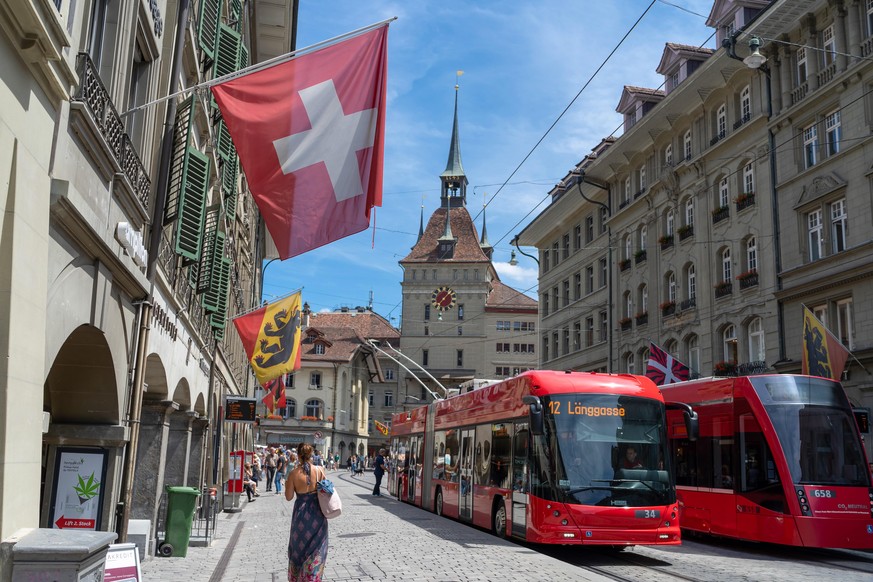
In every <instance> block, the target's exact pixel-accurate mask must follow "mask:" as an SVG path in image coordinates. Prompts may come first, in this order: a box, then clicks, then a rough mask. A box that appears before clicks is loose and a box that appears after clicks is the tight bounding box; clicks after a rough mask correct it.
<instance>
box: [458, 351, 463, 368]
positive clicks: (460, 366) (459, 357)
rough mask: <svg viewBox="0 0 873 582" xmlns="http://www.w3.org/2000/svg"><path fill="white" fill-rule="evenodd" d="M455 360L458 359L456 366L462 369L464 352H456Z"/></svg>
mask: <svg viewBox="0 0 873 582" xmlns="http://www.w3.org/2000/svg"><path fill="white" fill-rule="evenodd" d="M457 358H458V361H457V366H458V367H459V368H463V367H464V350H457Z"/></svg>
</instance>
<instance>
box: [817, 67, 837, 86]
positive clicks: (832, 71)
mask: <svg viewBox="0 0 873 582" xmlns="http://www.w3.org/2000/svg"><path fill="white" fill-rule="evenodd" d="M836 73H837V63H836V62H833V63H831V64H830V65H828V66H827V67H826V68H824V69H822V70H821V71H819V72H818V77H817V78H818V86H819V87H821V86H823V85H825V84H826V83H830V81H831V80H832V79H833V78H834V75H836Z"/></svg>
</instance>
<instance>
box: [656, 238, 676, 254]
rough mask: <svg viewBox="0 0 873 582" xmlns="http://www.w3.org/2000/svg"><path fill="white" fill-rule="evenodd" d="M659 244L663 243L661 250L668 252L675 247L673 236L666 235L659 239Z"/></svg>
mask: <svg viewBox="0 0 873 582" xmlns="http://www.w3.org/2000/svg"><path fill="white" fill-rule="evenodd" d="M658 242H659V243H661V250H662V251H666V250H667V249H669V248H670V247H672V246H673V235H672V234H665V235H664V236H662V237H661V238H659V239H658Z"/></svg>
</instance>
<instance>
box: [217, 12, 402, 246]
mask: <svg viewBox="0 0 873 582" xmlns="http://www.w3.org/2000/svg"><path fill="white" fill-rule="evenodd" d="M387 42H388V26H387V25H384V26H381V27H379V28H376V29H374V30H371V31H370V32H367V33H364V34H361V35H358V36H354V37H352V38H349V39H348V40H345V41H343V42H340V43H337V44H333V45H330V46H327V47H325V48H321V49H318V50H316V51H313V52H311V53H307V54H305V55H303V56H300V57H297V58H295V59H293V60H290V61H286V62H284V63H280V64H276V65H273V66H271V67H269V68H266V69H262V70H260V71H256V72H253V73H249V74H246V75H243V76H240V77H237V78H235V79H232V80H229V81H226V82H224V83H220V84H218V85H215V86H213V87H212V93H213V95H214V96H215V101H216V102H217V103H218V107H219V109H220V110H221V114H222V116H223V118H224V122H225V123H226V124H227V129H228V131H229V132H230V136H231V138H232V139H233V143H234V145H235V146H236V149H237V153H238V154H239V159H240V163H241V164H242V168H243V171H244V172H245V175H246V180H247V181H248V185H249V190H250V191H251V193H252V197H253V198H254V199H255V203H256V204H257V206H258V209H259V210H260V211H261V215H262V216H263V217H264V222H265V223H266V225H267V229H268V230H269V231H270V235H271V236H272V238H273V240H274V241H275V243H276V247H277V249H278V252H279V257H280V258H282V259H287V258H289V257H293V256H296V255H299V254H302V253H305V252H306V251H309V250H311V249H314V248H317V247H320V246H322V245H325V244H327V243H330V242H333V241H335V240H338V239H340V238H343V237H345V236H349V235H352V234H355V233H357V232H361V231H362V230H364V229H366V228H367V226H369V224H370V212H371V209H372V208H373V207H374V206H381V205H382V159H383V151H384V138H385V96H386V88H385V87H386V69H387V51H388V48H387Z"/></svg>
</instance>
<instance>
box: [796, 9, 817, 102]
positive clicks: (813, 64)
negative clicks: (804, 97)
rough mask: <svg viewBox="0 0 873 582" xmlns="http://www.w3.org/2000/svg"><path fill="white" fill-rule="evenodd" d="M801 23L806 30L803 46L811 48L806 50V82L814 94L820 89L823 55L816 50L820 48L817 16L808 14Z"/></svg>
mask: <svg viewBox="0 0 873 582" xmlns="http://www.w3.org/2000/svg"><path fill="white" fill-rule="evenodd" d="M800 21H801V23H802V24H801V26H802V28H803V29H806V30H805V33H804V35H803V40H804V42H803V44H805V45H807V46H808V47H809V48H808V49H806V82H807V83H808V86H809V92H810V93H812V92H813V91H815V90H816V89H818V72H819V70H820V66H819V64H820V61H821V53H819V52H818V51H817V50H815V49H817V48H820V47H819V46H818V45H819V43H818V35H817V34H816V29H815V16H814V15H812V14H807V15H806V16H804V17H803V18H801V19H800Z"/></svg>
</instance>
